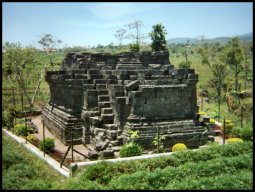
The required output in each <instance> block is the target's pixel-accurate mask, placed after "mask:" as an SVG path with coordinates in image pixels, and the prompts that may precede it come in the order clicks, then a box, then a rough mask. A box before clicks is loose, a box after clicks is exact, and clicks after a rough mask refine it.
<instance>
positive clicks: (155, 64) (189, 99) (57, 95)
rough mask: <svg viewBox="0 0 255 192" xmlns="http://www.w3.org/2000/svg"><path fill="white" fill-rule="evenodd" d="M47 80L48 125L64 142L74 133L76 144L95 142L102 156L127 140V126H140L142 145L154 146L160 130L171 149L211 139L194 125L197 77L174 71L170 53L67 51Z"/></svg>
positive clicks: (45, 115)
mask: <svg viewBox="0 0 255 192" xmlns="http://www.w3.org/2000/svg"><path fill="white" fill-rule="evenodd" d="M45 79H46V81H47V82H48V83H49V87H50V92H51V98H50V102H49V104H48V105H47V106H46V107H45V109H44V111H43V113H42V120H43V121H44V122H45V124H46V126H47V127H49V129H50V130H51V131H52V132H53V133H54V134H56V136H57V137H58V138H60V139H61V140H62V141H63V142H64V143H68V142H70V138H71V132H73V136H74V141H75V143H77V144H79V143H81V142H83V144H91V145H92V146H93V147H94V149H95V150H97V151H103V152H102V153H101V156H102V157H103V158H107V157H108V156H109V157H110V156H113V153H114V151H116V150H112V148H114V147H118V146H120V145H122V144H123V143H125V142H126V141H127V137H128V136H129V134H128V132H127V129H131V130H139V136H140V137H139V138H138V139H136V142H137V143H139V144H140V145H142V146H143V147H144V148H154V149H155V146H154V145H153V144H152V141H153V139H154V137H155V135H156V133H157V129H159V133H160V134H161V135H164V136H165V137H166V138H167V139H166V140H165V141H164V145H165V147H167V148H170V147H171V146H173V145H174V144H175V143H177V142H184V143H185V144H187V145H188V146H191V147H196V146H199V145H202V144H204V143H206V141H207V140H208V139H210V138H209V137H208V132H206V130H205V129H204V128H203V127H198V126H195V123H194V120H195V114H196V113H197V112H198V108H197V100H196V83H197V82H198V75H197V74H195V70H194V69H174V65H171V64H170V62H169V52H168V51H158V52H149V51H143V52H138V53H135V52H125V53H118V54H116V55H113V54H103V53H93V54H92V53H86V52H83V53H69V54H67V55H66V57H65V59H64V61H63V63H62V67H61V70H60V71H52V72H51V71H48V72H46V76H45ZM74 124H75V125H76V126H75V127H73V126H74ZM105 151H107V152H105ZM104 152H105V153H104ZM115 153H116V152H115ZM91 156H94V155H93V154H91ZM95 156H96V155H95Z"/></svg>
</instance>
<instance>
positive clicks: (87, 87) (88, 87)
mask: <svg viewBox="0 0 255 192" xmlns="http://www.w3.org/2000/svg"><path fill="white" fill-rule="evenodd" d="M83 89H84V90H88V89H95V85H94V84H83Z"/></svg>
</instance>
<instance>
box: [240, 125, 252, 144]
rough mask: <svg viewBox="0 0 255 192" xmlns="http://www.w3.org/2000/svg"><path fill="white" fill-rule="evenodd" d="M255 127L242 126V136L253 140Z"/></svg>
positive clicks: (247, 139) (244, 138) (246, 139)
mask: <svg viewBox="0 0 255 192" xmlns="http://www.w3.org/2000/svg"><path fill="white" fill-rule="evenodd" d="M252 136H253V128H241V138H242V139H243V140H245V141H251V138H252Z"/></svg>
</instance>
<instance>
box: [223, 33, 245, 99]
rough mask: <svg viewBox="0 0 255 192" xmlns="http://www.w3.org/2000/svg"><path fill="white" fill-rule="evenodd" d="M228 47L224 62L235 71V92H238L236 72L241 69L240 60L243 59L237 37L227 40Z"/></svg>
mask: <svg viewBox="0 0 255 192" xmlns="http://www.w3.org/2000/svg"><path fill="white" fill-rule="evenodd" d="M228 45H229V48H228V52H227V58H226V63H227V64H228V65H229V66H230V68H231V69H232V70H233V71H234V73H235V94H236V98H238V97H237V93H238V74H239V73H240V72H241V71H242V65H241V62H242V61H243V50H242V48H241V45H240V42H239V38H238V37H234V38H232V39H231V40H230V41H229V42H228Z"/></svg>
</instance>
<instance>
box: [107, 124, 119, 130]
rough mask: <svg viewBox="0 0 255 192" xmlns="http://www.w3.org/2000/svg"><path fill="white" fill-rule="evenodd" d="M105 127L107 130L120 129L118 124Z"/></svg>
mask: <svg viewBox="0 0 255 192" xmlns="http://www.w3.org/2000/svg"><path fill="white" fill-rule="evenodd" d="M104 127H105V129H107V130H117V129H118V127H117V124H105V125H104Z"/></svg>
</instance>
